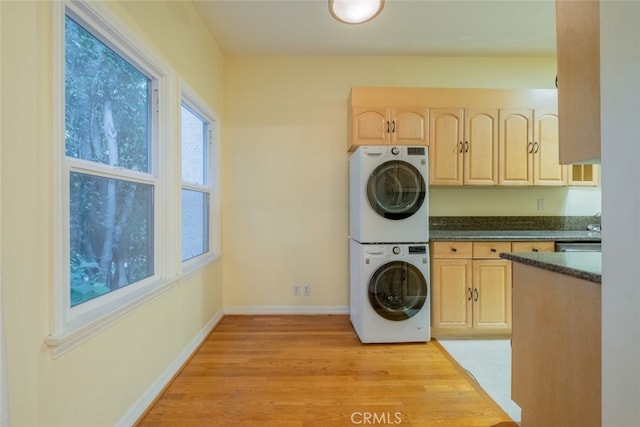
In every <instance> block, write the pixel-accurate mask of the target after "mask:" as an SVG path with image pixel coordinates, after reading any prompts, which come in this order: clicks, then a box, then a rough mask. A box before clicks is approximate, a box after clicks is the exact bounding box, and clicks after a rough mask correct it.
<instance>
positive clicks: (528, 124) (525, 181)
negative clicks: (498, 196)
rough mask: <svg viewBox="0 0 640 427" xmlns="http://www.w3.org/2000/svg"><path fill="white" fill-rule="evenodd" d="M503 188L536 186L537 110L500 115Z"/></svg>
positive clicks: (511, 111) (516, 110)
mask: <svg viewBox="0 0 640 427" xmlns="http://www.w3.org/2000/svg"><path fill="white" fill-rule="evenodd" d="M499 121H500V130H499V141H500V144H499V145H500V147H499V152H500V167H499V170H500V176H499V183H500V185H532V184H533V156H532V152H533V110H529V109H505V110H500V112H499Z"/></svg>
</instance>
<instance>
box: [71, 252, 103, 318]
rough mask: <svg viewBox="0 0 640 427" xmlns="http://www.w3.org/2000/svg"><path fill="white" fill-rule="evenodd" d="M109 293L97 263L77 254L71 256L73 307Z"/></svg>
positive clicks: (73, 253)
mask: <svg viewBox="0 0 640 427" xmlns="http://www.w3.org/2000/svg"><path fill="white" fill-rule="evenodd" d="M108 292H109V288H108V287H107V286H106V285H105V284H104V278H103V277H102V273H101V271H100V266H99V265H98V263H97V262H87V261H86V260H85V259H84V257H83V256H82V255H81V254H79V253H77V252H72V254H71V307H73V306H74V305H77V304H79V303H82V302H85V301H89V300H90V299H93V298H95V297H98V296H100V295H104V294H106V293H108Z"/></svg>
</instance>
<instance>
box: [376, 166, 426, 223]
mask: <svg viewBox="0 0 640 427" xmlns="http://www.w3.org/2000/svg"><path fill="white" fill-rule="evenodd" d="M425 194H426V184H425V182H424V178H423V177H422V174H421V173H420V171H418V169H416V168H415V166H413V165H412V164H410V163H407V162H403V161H401V160H393V161H389V162H385V163H383V164H381V165H380V166H378V167H377V168H375V169H374V171H373V172H372V173H371V176H369V182H368V183H367V198H368V199H369V204H370V205H371V207H372V208H373V209H374V210H375V211H376V212H377V213H378V214H379V215H381V216H383V217H385V218H387V219H391V220H401V219H405V218H408V217H410V216H411V215H413V214H414V213H416V212H417V211H418V209H420V207H421V206H422V204H423V203H424V198H425Z"/></svg>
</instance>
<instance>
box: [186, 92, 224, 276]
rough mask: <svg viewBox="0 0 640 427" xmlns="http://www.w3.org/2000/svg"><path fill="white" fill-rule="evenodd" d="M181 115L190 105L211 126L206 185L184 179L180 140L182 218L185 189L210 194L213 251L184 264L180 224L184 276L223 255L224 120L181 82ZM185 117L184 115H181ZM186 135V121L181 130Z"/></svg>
mask: <svg viewBox="0 0 640 427" xmlns="http://www.w3.org/2000/svg"><path fill="white" fill-rule="evenodd" d="M180 93H181V100H180V112H182V106H183V105H184V106H186V107H187V108H188V109H189V110H191V112H192V113H194V114H195V115H197V116H199V117H200V118H202V119H203V120H204V121H205V122H206V123H207V131H208V144H209V146H208V150H206V151H207V153H206V158H205V159H204V161H205V167H206V169H207V171H206V182H205V184H204V185H194V184H193V183H186V182H184V181H183V180H182V137H180V144H179V145H180V174H179V176H180V215H182V190H195V191H202V192H208V194H209V217H208V221H209V224H208V226H209V250H208V251H207V252H204V253H203V254H200V255H197V256H195V257H193V258H189V259H187V260H184V261H182V221H180V222H179V224H180V251H179V256H180V260H181V264H182V268H181V271H182V273H183V274H190V273H192V272H193V271H196V270H198V269H199V268H201V267H203V266H204V265H206V264H208V263H210V262H212V261H214V260H216V259H218V258H219V257H220V256H221V254H220V248H221V244H220V237H221V234H220V227H221V216H220V212H221V209H220V143H219V142H220V119H219V117H218V116H217V114H215V113H214V112H213V110H212V109H211V108H210V107H209V106H208V105H207V103H206V102H204V101H203V100H202V99H201V98H200V97H199V96H198V95H197V93H196V92H195V91H194V90H193V89H191V88H190V87H189V85H187V83H186V82H184V81H181V82H180ZM180 117H181V115H180ZM178 128H179V130H180V133H181V132H182V121H181V120H180V126H179V127H178Z"/></svg>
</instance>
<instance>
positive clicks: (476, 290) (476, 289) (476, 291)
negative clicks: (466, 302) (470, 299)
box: [473, 288, 479, 301]
mask: <svg viewBox="0 0 640 427" xmlns="http://www.w3.org/2000/svg"><path fill="white" fill-rule="evenodd" d="M473 292H475V294H476V299H474V301H478V297H479V295H478V288H475V289H474V290H473Z"/></svg>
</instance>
